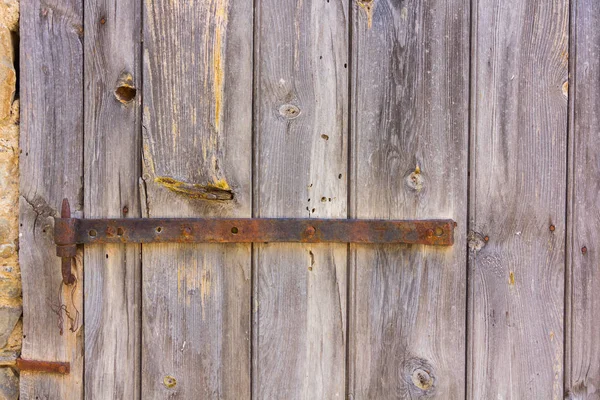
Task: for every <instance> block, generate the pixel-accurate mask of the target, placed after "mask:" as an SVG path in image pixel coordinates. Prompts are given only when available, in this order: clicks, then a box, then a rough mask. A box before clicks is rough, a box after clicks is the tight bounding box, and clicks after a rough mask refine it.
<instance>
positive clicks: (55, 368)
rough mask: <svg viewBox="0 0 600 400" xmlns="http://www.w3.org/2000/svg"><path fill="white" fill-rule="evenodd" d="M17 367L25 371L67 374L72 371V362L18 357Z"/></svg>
mask: <svg viewBox="0 0 600 400" xmlns="http://www.w3.org/2000/svg"><path fill="white" fill-rule="evenodd" d="M17 368H18V369H19V370H20V371H21V372H23V371H34V372H46V373H51V374H52V373H53V374H61V375H66V374H68V373H69V372H71V364H70V363H68V362H60V361H37V360H24V359H22V358H17Z"/></svg>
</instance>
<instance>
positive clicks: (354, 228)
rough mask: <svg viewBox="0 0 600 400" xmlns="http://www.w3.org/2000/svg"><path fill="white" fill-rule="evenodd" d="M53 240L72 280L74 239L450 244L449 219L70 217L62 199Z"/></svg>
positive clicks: (67, 278) (86, 241)
mask: <svg viewBox="0 0 600 400" xmlns="http://www.w3.org/2000/svg"><path fill="white" fill-rule="evenodd" d="M62 211H63V212H62V213H61V218H57V219H56V220H55V225H54V241H55V242H56V245H57V255H58V256H59V257H62V259H63V278H64V280H65V283H66V284H70V283H73V282H74V276H73V275H72V274H71V271H70V270H71V268H70V262H71V258H72V257H74V256H75V254H76V250H77V249H76V246H77V245H78V244H91V243H169V242H171V243H253V242H258V243H269V242H297V243H334V242H339V243H379V244H385V243H387V244H400V243H404V244H421V245H433V246H451V245H452V244H453V242H454V227H455V223H454V221H452V220H450V219H435V220H356V219H306V218H120V219H78V218H71V217H70V210H69V205H68V202H63V210H62Z"/></svg>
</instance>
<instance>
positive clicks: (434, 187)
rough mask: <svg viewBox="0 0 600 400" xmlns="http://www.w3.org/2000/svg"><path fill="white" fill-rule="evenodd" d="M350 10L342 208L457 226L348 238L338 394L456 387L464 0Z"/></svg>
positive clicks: (460, 320)
mask: <svg viewBox="0 0 600 400" xmlns="http://www.w3.org/2000/svg"><path fill="white" fill-rule="evenodd" d="M354 14H355V16H354V19H353V42H352V55H353V59H352V72H351V75H352V100H351V102H352V109H351V114H352V123H351V125H352V130H351V131H352V141H351V142H352V150H351V168H352V171H351V178H352V195H351V216H352V217H353V218H384V219H389V218H452V219H454V220H455V221H456V222H457V223H458V229H457V230H456V233H455V243H454V246H453V247H451V248H434V247H426V246H402V245H397V246H367V245H352V246H351V283H350V290H351V294H350V311H349V318H350V325H349V326H350V328H349V329H350V332H349V336H350V351H349V360H348V363H349V373H350V375H349V391H350V393H349V395H350V396H351V398H353V399H374V398H380V399H384V398H385V399H391V398H396V399H415V398H439V399H459V398H463V397H464V387H465V382H464V379H465V325H466V322H465V318H466V251H465V249H466V223H467V221H466V206H467V148H468V133H467V131H468V128H467V127H468V94H469V84H468V82H469V79H468V73H469V64H468V61H469V39H468V37H469V2H468V1H464V0H452V1H439V0H430V1H401V2H398V1H386V0H375V1H362V2H358V3H356V4H355V6H354Z"/></svg>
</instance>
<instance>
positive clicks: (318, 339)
mask: <svg viewBox="0 0 600 400" xmlns="http://www.w3.org/2000/svg"><path fill="white" fill-rule="evenodd" d="M348 11H349V5H348V2H347V1H331V2H330V1H313V2H296V1H292V0H286V1H281V0H261V1H259V2H258V4H257V10H256V12H257V16H258V19H257V21H259V22H258V24H259V26H257V28H256V29H257V33H256V38H257V49H256V57H255V59H256V60H257V66H256V71H255V74H256V87H255V104H256V111H255V132H256V140H255V157H256V160H255V161H256V162H255V179H256V181H255V202H254V214H255V216H257V217H304V218H307V217H308V218H311V217H315V218H323V217H325V218H345V217H346V216H347V149H348V146H347V144H348V132H347V126H348V124H347V119H348V77H347V76H348V68H347V67H348V63H349V60H348V37H349V35H348V29H349V22H348ZM254 248H255V253H254V260H255V262H254V265H255V266H256V272H255V274H254V279H255V280H254V301H255V304H254V331H253V332H254V348H253V363H254V364H253V365H254V373H253V393H254V398H257V399H275V398H278V399H335V398H340V399H341V398H344V397H345V370H346V369H345V354H346V343H347V337H346V290H347V279H346V276H347V245H345V244H313V245H301V244H282V243H273V244H259V245H256V246H255V247H254Z"/></svg>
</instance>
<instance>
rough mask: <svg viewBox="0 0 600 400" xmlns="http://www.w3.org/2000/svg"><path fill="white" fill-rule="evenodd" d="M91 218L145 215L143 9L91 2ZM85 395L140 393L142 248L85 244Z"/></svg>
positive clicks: (87, 73)
mask: <svg viewBox="0 0 600 400" xmlns="http://www.w3.org/2000/svg"><path fill="white" fill-rule="evenodd" d="M84 11H85V12H84V15H85V26H86V35H85V94H84V101H85V107H84V108H85V136H84V138H85V143H84V148H85V154H84V161H85V184H84V187H85V195H84V197H85V200H84V203H85V216H86V218H108V217H139V216H140V202H139V194H138V179H139V177H140V175H141V147H140V144H141V138H140V136H141V134H140V132H141V123H140V100H139V97H140V96H138V90H139V89H138V88H137V86H138V85H139V84H140V83H141V76H140V73H141V67H140V54H141V41H140V39H141V37H140V34H141V32H140V28H141V25H140V24H141V7H140V3H139V2H138V1H137V0H135V1H134V0H125V1H123V0H120V1H119V2H114V1H108V0H89V1H86V3H85V10H84ZM84 259H85V265H87V266H88V268H86V270H85V287H86V291H85V327H86V337H85V395H86V397H88V398H94V399H137V398H139V391H140V342H141V330H140V319H141V309H140V307H141V303H140V300H141V299H140V287H141V283H140V281H141V275H140V246H139V245H134V244H133V245H131V244H130V245H98V246H96V245H93V246H87V247H86V249H85V257H84Z"/></svg>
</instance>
